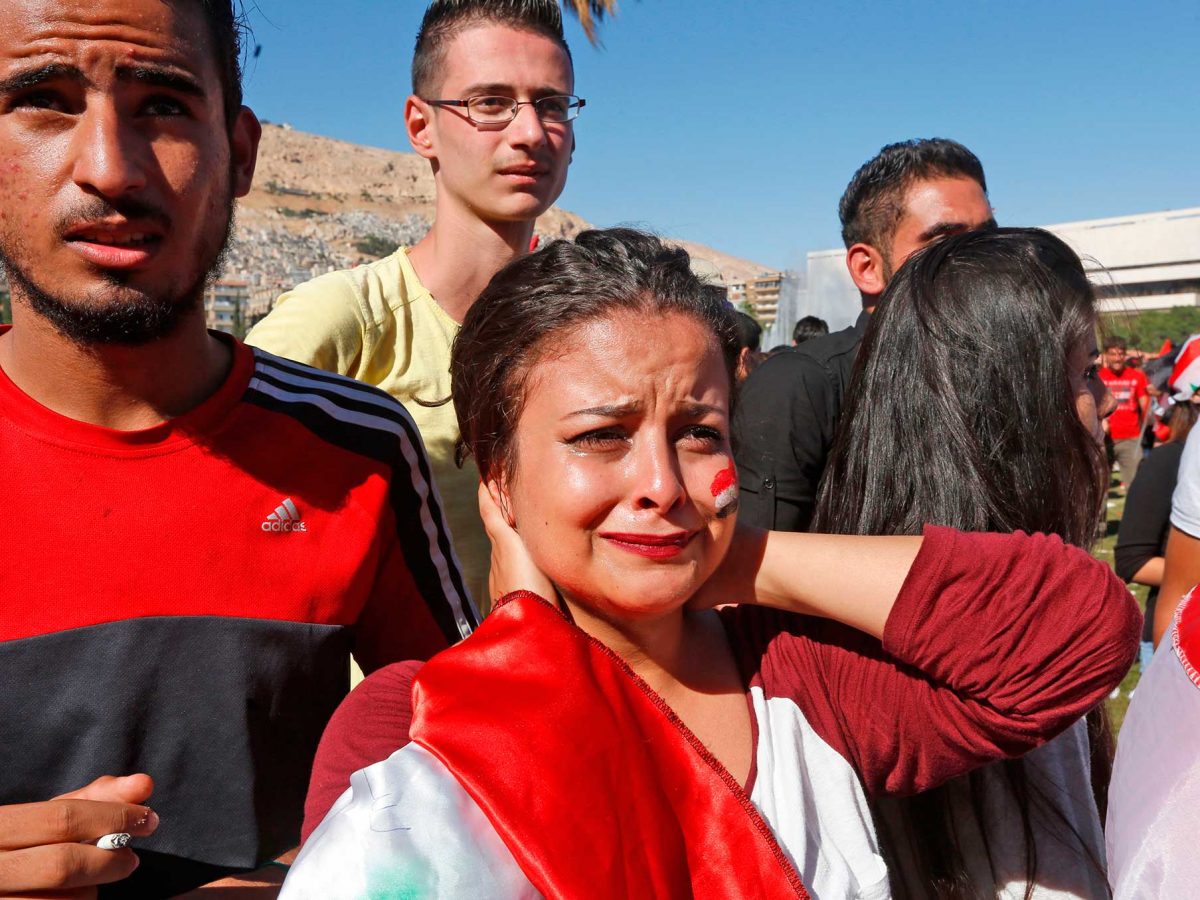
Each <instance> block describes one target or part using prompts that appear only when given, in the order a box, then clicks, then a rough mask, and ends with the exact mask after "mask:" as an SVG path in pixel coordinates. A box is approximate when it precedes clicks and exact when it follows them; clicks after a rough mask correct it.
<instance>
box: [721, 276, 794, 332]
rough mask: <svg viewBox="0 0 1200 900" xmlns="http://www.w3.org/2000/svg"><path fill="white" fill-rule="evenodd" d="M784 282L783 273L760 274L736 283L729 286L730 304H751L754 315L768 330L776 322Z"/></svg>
mask: <svg viewBox="0 0 1200 900" xmlns="http://www.w3.org/2000/svg"><path fill="white" fill-rule="evenodd" d="M783 280H784V273H783V272H760V273H759V274H757V275H755V276H754V277H753V278H750V279H747V280H746V281H735V282H733V283H731V284H730V285H729V302H730V303H732V304H733V305H734V306H740V305H741V304H742V303H748V304H750V306H751V308H753V310H754V315H755V316H756V317H757V318H758V321H759V322H761V323H762V325H763V327H764V328H766V327H768V326H769V325H770V324H771V323H772V322H774V321H775V316H776V313H777V311H778V309H779V292H780V290H781V289H782V287H783Z"/></svg>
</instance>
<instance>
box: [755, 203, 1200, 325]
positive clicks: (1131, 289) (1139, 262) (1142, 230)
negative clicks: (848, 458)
mask: <svg viewBox="0 0 1200 900" xmlns="http://www.w3.org/2000/svg"><path fill="white" fill-rule="evenodd" d="M1001 224H1010V223H1005V222H1002V223H1001ZM1042 227H1043V228H1045V229H1046V230H1047V231H1050V232H1053V233H1054V234H1056V235H1058V236H1059V237H1060V238H1062V239H1063V240H1064V241H1066V242H1067V243H1068V244H1069V245H1070V246H1071V247H1072V249H1074V250H1075V252H1076V253H1078V254H1079V255H1080V257H1081V258H1082V259H1083V263H1084V267H1085V268H1086V269H1087V271H1088V274H1089V276H1090V277H1091V279H1092V283H1093V284H1094V285H1095V286H1096V292H1097V294H1098V296H1099V297H1100V298H1101V299H1100V309H1101V311H1102V312H1118V311H1122V312H1142V311H1144V310H1150V309H1169V308H1171V307H1174V306H1200V207H1191V208H1188V209H1174V210H1164V211H1162V212H1150V213H1135V214H1133V215H1128V216H1114V217H1112V218H1107V219H1090V220H1087V221H1083V222H1063V223H1060V224H1058V225H1043V226H1042ZM807 274H808V279H807V285H806V286H803V285H800V286H798V288H797V291H796V292H794V294H795V295H794V296H793V295H790V294H789V295H787V296H785V297H784V298H783V302H782V304H781V305H780V315H779V321H778V323H777V324H776V326H775V327H774V328H772V329H770V333H769V335H768V336H767V337H769V338H770V340H771V341H774V342H776V343H783V342H784V340H783V338H784V337H785V336H786V337H787V340H788V342H790V335H791V329H792V326H793V325H794V324H795V323H796V321H797V320H799V319H800V318H801V317H803V316H819V317H820V318H822V319H824V320H825V321H826V322H828V323H829V328H830V330H831V331H836V330H838V329H841V328H846V327H848V326H850V325H852V324H853V323H854V320H855V319H856V318H858V314H859V311H860V310H861V309H862V301H861V298H860V297H859V294H858V289H857V288H856V287H855V286H854V282H853V281H851V280H850V273H849V272H847V271H846V251H845V250H844V249H842V248H840V247H839V248H837V249H835V250H817V251H813V252H811V253H809V254H808V258H807ZM764 339H765V338H764Z"/></svg>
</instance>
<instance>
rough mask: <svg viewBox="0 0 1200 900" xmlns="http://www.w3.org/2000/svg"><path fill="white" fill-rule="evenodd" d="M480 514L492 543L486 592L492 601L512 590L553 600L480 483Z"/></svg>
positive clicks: (547, 581) (543, 578) (547, 584)
mask: <svg viewBox="0 0 1200 900" xmlns="http://www.w3.org/2000/svg"><path fill="white" fill-rule="evenodd" d="M479 515H480V516H481V517H482V519H483V527H484V528H485V529H487V535H488V539H489V540H491V542H492V567H491V572H490V574H489V575H488V593H490V594H491V597H492V601H493V602H495V601H496V600H498V599H499V598H501V597H503V596H504V595H505V594H510V593H512V592H513V591H532V592H533V593H535V594H537V595H538V596H540V597H544V598H545V599H547V600H550V601H553V600H554V596H555V591H554V585H553V584H551V583H550V579H549V578H547V577H546V576H545V575H543V574H542V571H541V570H540V569H539V568H538V567H537V564H536V563H534V561H533V558H532V557H531V556H530V555H529V551H528V550H526V549H525V542H524V541H522V540H521V535H519V534H517V530H516V529H515V528H513V526H512V525H511V524H510V523H509V521H508V517H507V516H506V515H505V514H504V510H502V509H501V508H500V504H499V503H497V502H496V499H495V498H494V497H493V496H492V492H491V491H490V490H489V489H488V485H487V484H485V483H484V482H482V481H481V482H480V483H479Z"/></svg>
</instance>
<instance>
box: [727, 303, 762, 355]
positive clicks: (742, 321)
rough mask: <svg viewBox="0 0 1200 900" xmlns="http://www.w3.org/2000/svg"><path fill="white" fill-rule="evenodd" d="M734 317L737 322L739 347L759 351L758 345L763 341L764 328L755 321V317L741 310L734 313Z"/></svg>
mask: <svg viewBox="0 0 1200 900" xmlns="http://www.w3.org/2000/svg"><path fill="white" fill-rule="evenodd" d="M733 317H734V321H736V322H737V330H738V347H739V348H742V349H746V350H754V351H757V350H758V345H759V343H760V342H761V341H762V326H761V325H759V324H758V322H756V321H755V320H754V317H753V316H748V315H746V314H745V313H744V312H742V311H741V310H740V309H739V310H735V311H734V313H733Z"/></svg>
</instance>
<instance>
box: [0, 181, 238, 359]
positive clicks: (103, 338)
mask: <svg viewBox="0 0 1200 900" xmlns="http://www.w3.org/2000/svg"><path fill="white" fill-rule="evenodd" d="M224 212H225V228H224V231H223V233H222V234H221V238H220V240H219V241H218V242H217V243H216V245H215V247H214V248H212V249H209V248H208V247H207V246H202V247H201V248H199V251H198V252H200V253H201V254H203V256H202V257H201V258H202V259H203V257H209V258H208V259H207V260H204V264H203V265H201V266H200V268H199V269H198V274H197V275H196V277H195V278H193V279H192V280H191V282H190V283H188V284H187V285H185V286H184V287H183V288H182V289H180V290H176V291H172V292H169V293H164V294H163V295H160V296H156V297H155V296H148V295H146V294H144V293H140V292H139V293H136V294H132V293H131V294H130V295H126V296H122V297H119V298H117V299H107V300H98V301H93V300H91V299H84V300H78V299H71V298H64V297H62V296H61V295H55V294H53V293H51V292H49V291H48V290H46V289H45V288H43V287H41V286H40V285H39V284H38V283H37V281H36V279H35V277H34V276H33V275H31V274H30V273H29V272H27V271H26V270H25V269H24V268H23V267H22V266H20V265H18V264H17V263H16V262H14V260H13V256H14V254H12V253H10V252H8V248H6V247H3V246H0V266H3V268H4V271H5V273H6V274H7V275H8V279H9V287H10V291H11V293H12V295H13V296H14V298H16V297H20V298H22V299H24V300H25V301H26V302H27V303H28V304H29V306H30V308H31V309H32V310H33V311H34V312H35V313H37V314H38V315H39V316H41V317H42V318H43V319H45V320H46V321H47V322H49V323H50V324H51V325H52V326H53V327H54V329H55V330H56V331H58V333H59V334H61V335H62V336H63V337H65V338H66V339H67V340H69V341H71V342H73V343H75V344H78V345H80V346H88V345H93V344H100V345H110V346H124V347H139V346H143V345H145V344H149V343H152V342H154V341H157V340H161V339H162V338H165V337H168V336H169V335H171V334H173V333H174V332H175V331H176V329H178V327H179V325H180V323H181V322H182V321H184V320H185V319H186V318H187V317H188V316H190V315H192V314H194V313H195V312H196V311H197V310H198V309H199V308H200V307H201V306H202V304H203V300H204V292H205V289H206V288H207V287H208V285H209V284H210V283H211V281H213V280H215V279H216V278H218V277H219V276H220V273H221V271H222V269H223V268H224V266H225V262H226V259H227V257H228V255H229V244H230V240H231V239H232V237H233V225H234V197H233V193H232V190H231V191H230V192H229V194H228V196H227V198H226V200H225V203H224ZM15 243H16V246H17V247H18V248H19V247H20V246H21V245H20V242H19V241H16V242H15ZM125 281H126V279H125V278H124V277H122V276H120V275H118V274H117V273H110V274H109V278H108V283H109V284H110V285H112V286H115V287H123V286H124V284H125Z"/></svg>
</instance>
